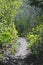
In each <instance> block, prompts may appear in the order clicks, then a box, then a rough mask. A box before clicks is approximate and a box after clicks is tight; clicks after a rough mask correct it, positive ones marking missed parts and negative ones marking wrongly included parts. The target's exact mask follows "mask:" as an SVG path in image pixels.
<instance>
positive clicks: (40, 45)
mask: <svg viewBox="0 0 43 65" xmlns="http://www.w3.org/2000/svg"><path fill="white" fill-rule="evenodd" d="M27 39H28V40H29V42H30V43H29V44H28V48H31V50H32V53H33V54H36V55H38V54H40V53H43V24H40V25H39V26H36V28H32V32H30V33H29V34H28V35H27Z"/></svg>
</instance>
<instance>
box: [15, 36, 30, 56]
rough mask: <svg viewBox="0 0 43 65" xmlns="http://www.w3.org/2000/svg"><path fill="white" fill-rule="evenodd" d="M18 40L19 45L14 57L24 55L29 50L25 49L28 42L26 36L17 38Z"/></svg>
mask: <svg viewBox="0 0 43 65" xmlns="http://www.w3.org/2000/svg"><path fill="white" fill-rule="evenodd" d="M18 42H20V45H19V48H18V51H17V53H16V54H15V57H25V56H26V55H27V54H28V52H30V50H29V51H28V50H27V43H28V42H27V40H26V38H22V37H20V38H19V39H18Z"/></svg>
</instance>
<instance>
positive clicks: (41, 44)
mask: <svg viewBox="0 0 43 65" xmlns="http://www.w3.org/2000/svg"><path fill="white" fill-rule="evenodd" d="M24 5H25V6H24ZM25 13H26V14H27V15H26V14H25ZM18 36H23V37H26V38H27V40H28V41H29V44H28V49H29V48H30V49H31V51H32V54H33V55H35V56H37V57H38V58H39V55H41V56H43V0H28V1H25V0H23V1H22V0H0V57H1V55H2V53H1V51H2V50H3V48H4V50H5V48H6V46H7V45H11V46H12V45H13V50H15V48H16V47H15V45H16V43H17V41H16V40H17V38H18ZM13 50H11V51H13ZM41 56H40V57H41ZM41 58H43V57H41Z"/></svg>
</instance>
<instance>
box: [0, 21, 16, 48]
mask: <svg viewBox="0 0 43 65" xmlns="http://www.w3.org/2000/svg"><path fill="white" fill-rule="evenodd" d="M16 38H17V31H16V29H15V25H14V23H13V22H11V23H10V24H9V26H8V25H7V22H6V21H5V22H4V23H2V22H0V48H1V47H3V45H5V44H6V43H12V42H13V41H14V39H16Z"/></svg>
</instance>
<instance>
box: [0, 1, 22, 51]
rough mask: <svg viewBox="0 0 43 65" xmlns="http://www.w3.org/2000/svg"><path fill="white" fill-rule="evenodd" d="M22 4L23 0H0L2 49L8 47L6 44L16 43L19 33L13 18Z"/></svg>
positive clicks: (0, 45) (0, 43) (0, 39)
mask: <svg viewBox="0 0 43 65" xmlns="http://www.w3.org/2000/svg"><path fill="white" fill-rule="evenodd" d="M21 5H22V0H0V49H3V48H6V44H7V45H8V44H12V45H14V44H16V43H15V42H14V41H15V40H16V39H17V37H18V35H17V34H18V33H17V30H16V27H15V25H14V22H13V20H14V18H15V16H16V15H17V14H18V12H19V8H20V7H21ZM16 42H17V41H16ZM13 43H14V44H13ZM14 49H15V47H14ZM1 51H2V50H1Z"/></svg>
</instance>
